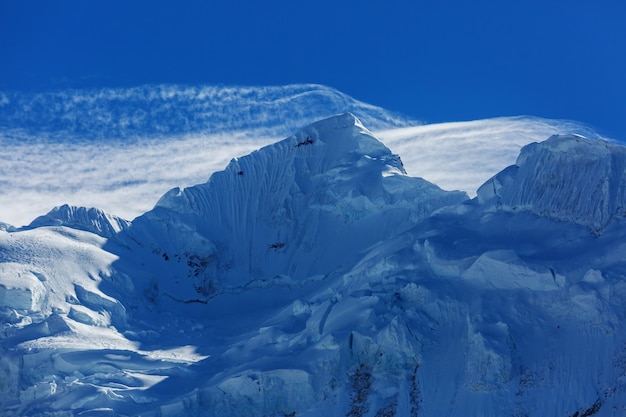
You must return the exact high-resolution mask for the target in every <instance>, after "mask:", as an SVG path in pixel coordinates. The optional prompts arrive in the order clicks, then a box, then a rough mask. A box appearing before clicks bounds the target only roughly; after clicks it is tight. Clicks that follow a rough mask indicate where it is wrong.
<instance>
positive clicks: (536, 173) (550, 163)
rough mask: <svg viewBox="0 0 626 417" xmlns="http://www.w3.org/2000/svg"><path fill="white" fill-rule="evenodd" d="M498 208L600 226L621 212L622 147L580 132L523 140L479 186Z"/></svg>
mask: <svg viewBox="0 0 626 417" xmlns="http://www.w3.org/2000/svg"><path fill="white" fill-rule="evenodd" d="M478 201H479V202H480V203H481V204H484V205H490V206H493V207H494V208H496V209H497V210H507V211H515V210H527V211H530V212H533V213H535V214H538V215H541V216H548V217H551V218H554V219H557V220H563V221H573V222H575V223H578V224H581V225H584V226H586V227H589V228H590V229H592V230H593V231H594V232H595V233H599V232H601V231H602V230H603V229H604V228H605V227H606V226H607V225H608V224H609V223H610V222H611V221H613V220H618V219H622V218H624V216H625V215H626V149H625V148H624V147H622V146H618V145H613V144H610V143H608V142H604V141H594V140H589V139H586V138H584V137H581V136H574V135H570V136H552V137H551V138H549V139H548V140H546V141H545V142H542V143H532V144H530V145H527V146H525V147H524V148H523V149H522V151H521V153H520V156H519V157H518V159H517V162H516V164H515V165H512V166H510V167H508V168H507V169H505V170H503V171H502V172H500V173H499V174H497V175H496V176H494V177H493V178H492V179H490V180H489V181H487V182H486V183H485V184H483V185H482V186H481V187H480V188H479V190H478Z"/></svg>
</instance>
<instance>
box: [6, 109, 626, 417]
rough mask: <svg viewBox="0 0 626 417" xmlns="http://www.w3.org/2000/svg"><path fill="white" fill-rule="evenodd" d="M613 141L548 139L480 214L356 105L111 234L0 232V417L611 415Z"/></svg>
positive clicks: (620, 316)
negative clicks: (413, 170) (363, 117)
mask: <svg viewBox="0 0 626 417" xmlns="http://www.w3.org/2000/svg"><path fill="white" fill-rule="evenodd" d="M623 149H624V148H623V147H621V146H618V145H614V144H609V143H607V142H604V141H599V140H587V139H582V138H580V137H577V136H559V137H553V138H551V139H549V140H548V141H546V142H542V143H539V144H533V145H529V146H527V147H526V148H524V150H523V151H522V153H521V155H520V157H519V158H518V161H517V164H516V165H512V166H511V167H509V168H506V169H505V170H503V171H502V172H501V173H499V174H497V175H496V176H494V177H493V178H492V179H491V180H489V181H487V182H486V183H485V185H483V186H482V187H481V189H480V190H479V192H478V197H476V198H474V199H469V198H468V197H467V196H466V195H465V194H463V193H460V192H448V191H443V190H441V189H440V188H438V187H437V186H435V185H433V184H431V183H428V182H426V181H425V180H423V179H420V178H413V177H409V176H408V175H406V173H405V172H404V169H403V166H402V164H401V161H400V159H399V157H397V156H396V155H395V154H393V153H392V152H391V151H390V150H389V149H388V148H387V147H386V146H384V145H383V144H382V143H380V142H379V141H378V140H377V139H376V138H375V137H374V136H373V135H372V134H371V133H370V132H369V131H368V130H366V129H365V128H364V127H363V126H362V125H361V123H360V122H359V121H358V120H357V119H356V118H354V117H353V116H352V115H349V114H345V115H341V116H337V117H333V118H330V119H327V120H323V121H320V122H318V123H315V124H313V125H311V126H309V127H307V128H305V129H303V130H301V131H299V132H298V133H296V134H294V135H293V136H290V137H288V138H287V139H285V140H283V141H281V142H278V143H275V144H273V145H270V146H267V147H265V148H262V149H260V150H258V151H256V152H253V153H252V154H250V155H248V156H245V157H241V158H238V159H234V160H233V161H231V163H230V164H229V165H228V167H227V168H226V169H225V170H224V171H222V172H218V173H215V174H214V175H213V176H212V177H211V178H210V180H209V181H208V182H206V183H204V184H199V185H196V186H192V187H189V188H185V189H181V188H177V189H173V190H171V191H169V192H168V193H166V194H165V195H164V196H163V197H162V198H161V200H160V201H159V203H158V204H157V205H156V206H155V208H154V209H153V210H151V211H149V212H147V213H146V214H144V215H142V216H140V217H139V218H137V219H135V220H134V221H133V222H132V224H130V226H129V227H124V228H123V230H120V232H119V233H116V234H115V235H113V236H111V237H109V238H108V239H107V238H105V237H103V236H99V235H98V234H96V233H92V232H90V231H86V230H85V229H87V230H92V231H95V232H97V231H99V230H102V227H101V226H100V227H98V228H96V230H93V229H90V228H93V227H94V224H100V225H102V223H98V222H95V223H94V221H93V220H94V218H97V219H100V220H103V219H105V218H106V219H111V217H109V216H106V215H104V213H101V212H96V214H97V215H93V216H90V215H87V214H88V213H90V211H89V210H86V209H77V208H71V207H67V208H64V209H60V210H58V213H57V214H56V219H57V220H54V218H55V216H54V215H53V216H52V217H53V220H46V221H44V222H43V223H41V224H33V225H31V226H32V227H29V228H25V229H21V230H11V229H9V230H0V312H1V314H2V317H3V321H2V330H1V332H0V343H1V344H0V348H1V349H2V356H1V362H0V375H1V376H2V377H1V378H0V391H1V392H2V395H0V415H7V416H9V415H29V416H44V415H59V416H65V415H67V416H69V415H87V416H101V415H126V416H139V415H141V416H181V415H182V416H241V415H264V416H294V415H297V416H322V415H323V416H351V417H356V416H369V417H374V416H442V415H446V416H459V417H461V416H468V415H498V416H500V415H512V416H545V415H551V416H564V417H571V416H578V417H580V416H616V415H624V414H625V413H626V322H625V319H626V308H625V306H626V281H625V276H626V275H625V274H626V256H625V255H624V254H625V253H626V252H625V251H624V249H625V247H624V244H622V243H621V242H624V241H625V240H624V238H625V237H626V236H625V235H626V228H625V220H624V213H623V212H622V211H615V210H614V208H617V207H621V203H620V202H621V196H622V194H621V191H620V190H622V189H623V186H624V179H623V175H619V173H620V172H623V168H621V171H620V167H623V164H624V162H625V161H624V158H625V155H624V151H623ZM578 171H580V175H581V177H580V178H579V177H578V176H577V175H579V174H578ZM572 173H576V174H575V175H571V174H572ZM583 174H584V175H583ZM583 177H584V178H583ZM546 179H553V181H551V182H550V181H549V182H547V183H546V184H547V185H549V186H551V187H552V186H553V187H552V188H550V187H547V185H546V186H544V185H542V184H543V183H541V181H542V180H546ZM582 179H584V180H585V181H581V180H582ZM536 183H538V184H539V185H538V186H537V187H536V188H534V186H533V185H534V184H536ZM555 184H556V185H555ZM596 184H606V185H604V186H603V187H604V188H601V190H604V191H606V192H605V193H604V194H602V196H603V198H604V199H605V201H606V202H601V203H597V204H595V205H594V203H593V202H594V201H597V199H595V197H593V198H592V195H588V194H586V193H585V192H584V191H585V190H588V189H595V188H594V187H595V186H596ZM495 185H497V186H495ZM542 187H543V188H542ZM546 187H547V188H546ZM542 189H545V190H546V191H545V192H539V190H542ZM547 195H549V196H550V198H546V197H545V196H547ZM571 196H579V197H577V199H576V200H575V201H573V200H570V198H571ZM585 198H586V199H585ZM60 213H65V214H64V215H60ZM607 216H608V217H607ZM58 219H61V220H62V221H61V222H60V223H59V220H58ZM598 222H600V223H598ZM598 224H601V225H602V227H601V229H598V228H596V227H595V226H596V225H598ZM78 229H82V230H78Z"/></svg>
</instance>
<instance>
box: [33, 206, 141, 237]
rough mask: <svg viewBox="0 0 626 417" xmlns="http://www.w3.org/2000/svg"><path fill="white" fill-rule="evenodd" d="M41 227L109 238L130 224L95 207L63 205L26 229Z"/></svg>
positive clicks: (39, 218)
mask: <svg viewBox="0 0 626 417" xmlns="http://www.w3.org/2000/svg"><path fill="white" fill-rule="evenodd" d="M42 226H67V227H71V228H73V229H78V230H85V231H88V232H92V233H95V234H97V235H99V236H102V237H106V238H111V237H113V236H115V235H116V234H117V233H119V232H121V231H122V230H125V229H127V228H128V227H130V222H129V221H127V220H124V219H122V218H120V217H117V216H114V215H111V214H108V213H105V212H104V211H102V210H100V209H98V208H95V207H92V208H86V207H75V206H70V205H68V204H64V205H62V206H59V207H55V208H53V209H52V210H50V212H48V214H45V215H43V216H40V217H37V218H36V219H35V220H33V221H32V223H31V224H29V225H28V226H27V227H26V229H35V228H37V227H42Z"/></svg>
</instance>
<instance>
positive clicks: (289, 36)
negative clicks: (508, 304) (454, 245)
mask: <svg viewBox="0 0 626 417" xmlns="http://www.w3.org/2000/svg"><path fill="white" fill-rule="evenodd" d="M625 22H626V2H625V1H624V0H598V1H593V2H592V1H588V0H584V1H582V0H571V1H564V0H563V1H552V2H550V1H549V0H541V1H539V0H527V1H523V2H522V1H508V0H499V1H496V0H490V1H485V0H474V1H469V0H467V1H460V0H422V1H403V0H384V1H383V0H376V1H367V0H360V1H353V0H344V1H342V0H335V1H330V0H317V1H309V0H300V1H294V0H289V1H286V0H280V1H272V0H266V1H253V0H249V1H242V0H228V1H226V0H223V1H222V0H220V1H217V0H207V1H185V0H177V1H161V0H152V1H131V0H128V1H117V0H113V1H112V0H107V1H98V0H89V1H83V0H81V1H62V0H59V1H29V0H0V90H12V91H15V90H18V91H21V90H23V91H40V90H48V89H64V88H68V87H85V88H92V87H104V86H107V87H109V86H110V87H123V86H133V85H139V84H146V83H182V84H236V85H281V84H287V83H320V84H325V85H329V86H331V87H335V88H337V89H339V90H341V91H343V92H345V93H347V94H350V95H352V96H353V97H355V98H357V99H360V100H363V101H366V102H369V103H372V104H376V105H379V106H382V107H385V108H388V109H391V110H396V111H400V112H403V113H406V114H408V115H411V116H414V117H417V118H419V119H422V120H425V121H427V122H438V121H452V120H469V119H476V118H484V117H492V116H504V115H518V114H530V115H535V116H543V117H550V118H567V119H574V120H579V121H582V122H587V123H590V124H592V125H594V126H595V127H597V128H599V129H600V130H601V131H602V132H604V133H605V134H608V135H610V136H614V137H618V138H620V139H626V23H625Z"/></svg>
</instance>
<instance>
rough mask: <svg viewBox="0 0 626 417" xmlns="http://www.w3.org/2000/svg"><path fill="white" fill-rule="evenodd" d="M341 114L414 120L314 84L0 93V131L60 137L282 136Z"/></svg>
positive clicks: (373, 125)
mask: <svg viewBox="0 0 626 417" xmlns="http://www.w3.org/2000/svg"><path fill="white" fill-rule="evenodd" d="M345 112H351V113H353V114H355V115H356V116H357V117H359V118H360V119H361V120H362V121H363V122H364V123H365V124H366V125H367V126H368V127H369V128H370V129H379V130H380V129H391V128H396V127H406V126H415V125H417V124H420V123H419V122H418V121H416V120H414V119H411V118H410V117H408V116H403V115H401V114H399V113H394V112H391V111H388V110H384V109H382V108H380V107H377V106H373V105H370V104H366V103H364V102H361V101H359V100H356V99H354V98H352V97H350V96H348V95H346V94H343V93H341V92H340V91H338V90H335V89H333V88H330V87H326V86H322V85H316V84H294V85H287V86H276V87H238V86H201V87H188V86H183V85H145V86H140V87H133V88H119V89H116V88H103V89H95V90H62V91H57V92H55V91H51V92H42V93H35V94H32V93H28V94H26V93H15V92H5V93H2V92H0V129H2V130H3V132H2V133H3V134H4V135H24V134H26V135H28V136H31V137H61V138H64V139H65V140H70V139H74V140H76V139H87V140H89V139H96V138H105V139H124V138H129V137H156V136H171V135H183V134H189V133H203V134H214V133H220V132H225V131H229V132H230V131H246V130H255V131H256V132H257V133H259V132H264V131H265V133H267V134H272V135H278V137H281V136H282V137H284V136H287V135H289V134H291V132H293V131H294V130H296V129H299V128H300V127H302V126H305V125H308V124H310V123H313V122H314V121H316V120H320V119H323V118H326V117H329V116H332V115H335V114H339V113H345Z"/></svg>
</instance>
